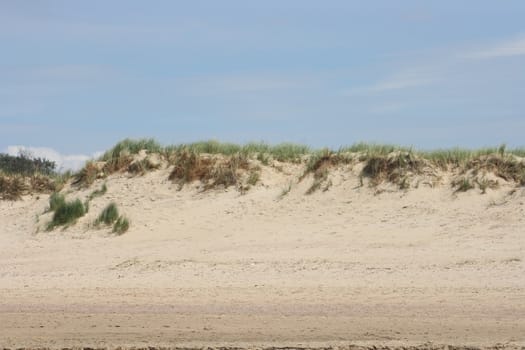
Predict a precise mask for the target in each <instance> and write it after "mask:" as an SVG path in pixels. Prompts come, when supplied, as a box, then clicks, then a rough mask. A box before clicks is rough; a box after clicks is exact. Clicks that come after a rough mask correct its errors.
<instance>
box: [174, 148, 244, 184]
mask: <svg viewBox="0 0 525 350" xmlns="http://www.w3.org/2000/svg"><path fill="white" fill-rule="evenodd" d="M172 162H173V163H174V166H173V170H172V171H171V173H170V175H169V180H171V181H173V182H174V183H177V184H178V185H179V188H182V187H183V186H184V185H185V184H187V183H191V182H194V181H200V182H201V183H202V184H203V185H204V190H209V189H212V188H217V187H221V186H222V187H224V188H228V187H230V186H235V185H240V186H241V185H242V184H241V174H242V172H244V171H248V170H249V169H250V163H249V161H248V158H247V157H246V156H244V155H242V154H234V155H232V156H223V157H214V156H210V155H199V154H198V153H196V152H193V151H188V150H183V151H181V152H178V153H177V154H176V155H175V156H174V157H172ZM252 181H253V178H252ZM242 187H243V186H242ZM243 188H244V187H243Z"/></svg>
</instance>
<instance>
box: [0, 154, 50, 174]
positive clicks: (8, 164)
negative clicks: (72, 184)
mask: <svg viewBox="0 0 525 350" xmlns="http://www.w3.org/2000/svg"><path fill="white" fill-rule="evenodd" d="M55 168H56V164H55V162H52V161H50V160H47V159H44V158H31V157H30V156H28V155H25V154H23V153H22V154H20V155H18V156H10V155H8V154H3V153H0V171H3V172H4V173H7V174H17V175H34V174H43V175H52V174H55Z"/></svg>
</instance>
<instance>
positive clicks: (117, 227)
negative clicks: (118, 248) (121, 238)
mask: <svg viewBox="0 0 525 350" xmlns="http://www.w3.org/2000/svg"><path fill="white" fill-rule="evenodd" d="M129 226H130V222H129V220H128V219H127V218H126V217H124V216H119V218H118V219H117V221H115V224H114V225H113V232H114V233H116V234H117V235H121V234H123V233H124V232H126V231H127V230H128V229H129Z"/></svg>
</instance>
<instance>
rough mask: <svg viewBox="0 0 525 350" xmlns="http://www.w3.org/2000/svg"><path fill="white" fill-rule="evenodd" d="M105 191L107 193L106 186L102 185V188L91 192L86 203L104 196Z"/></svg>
mask: <svg viewBox="0 0 525 350" xmlns="http://www.w3.org/2000/svg"><path fill="white" fill-rule="evenodd" d="M107 191H108V186H107V185H106V184H105V183H104V184H103V185H102V187H100V189H98V190H94V191H93V192H91V194H90V195H89V197H88V201H91V200H93V199H95V198H97V197H101V196H103V195H105V194H106V192H107Z"/></svg>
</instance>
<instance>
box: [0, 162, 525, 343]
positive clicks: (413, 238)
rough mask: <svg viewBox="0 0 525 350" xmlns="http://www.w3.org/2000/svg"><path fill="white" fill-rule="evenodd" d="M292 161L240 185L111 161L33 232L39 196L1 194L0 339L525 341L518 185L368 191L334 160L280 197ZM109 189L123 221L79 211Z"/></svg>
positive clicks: (523, 230)
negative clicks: (135, 173)
mask: <svg viewBox="0 0 525 350" xmlns="http://www.w3.org/2000/svg"><path fill="white" fill-rule="evenodd" d="M285 171H286V172H284V173H283V172H280V171H277V170H275V169H273V168H270V167H265V168H264V169H263V174H262V178H261V179H262V183H260V184H258V185H257V186H255V187H254V188H252V189H251V190H250V191H248V193H246V194H244V195H241V194H240V193H239V192H238V191H236V190H234V189H228V190H226V191H225V190H214V191H208V192H206V193H200V192H199V191H198V190H196V189H195V188H194V186H187V187H185V188H184V189H183V190H181V191H177V186H175V185H173V184H171V183H170V182H168V181H167V177H168V170H167V169H164V170H159V171H155V172H152V173H148V174H146V175H145V176H142V177H135V178H132V179H130V178H129V177H128V176H127V175H125V174H119V175H113V176H111V177H110V178H109V179H107V186H108V192H107V194H106V195H104V196H103V197H100V198H97V199H95V200H94V201H93V202H92V204H91V206H90V212H89V214H88V215H87V216H86V217H84V218H82V219H81V220H80V221H79V222H78V223H77V224H76V225H74V226H73V227H70V228H68V229H66V230H64V231H62V230H60V229H58V230H55V231H53V232H42V231H40V232H37V229H38V227H39V226H43V225H44V224H45V223H46V222H47V221H48V220H49V218H50V214H45V215H41V214H42V213H43V212H44V211H45V209H46V207H47V205H48V204H47V196H45V195H44V196H40V198H37V197H36V196H28V197H26V198H24V199H23V200H22V201H18V202H7V201H3V202H0V220H1V224H0V347H4V348H15V347H52V348H61V347H75V346H92V347H115V346H124V347H131V346H192V347H201V346H238V347H270V346H303V347H307V346H311V347H320V346H334V347H338V346H346V345H349V344H359V345H364V346H367V345H368V346H372V345H377V346H380V345H383V346H391V347H395V346H408V345H421V344H427V346H430V345H429V344H433V345H432V346H438V345H439V344H452V345H462V346H467V345H468V346H476V347H491V346H494V345H496V344H500V345H501V346H504V347H508V348H520V347H524V346H525V250H524V248H525V189H524V188H518V189H517V190H515V191H512V189H513V188H515V187H514V186H510V185H505V184H504V183H503V185H502V186H501V187H500V189H498V190H489V191H488V193H487V194H484V195H482V194H480V193H479V190H472V191H469V192H466V193H459V194H454V193H453V191H452V190H451V189H450V187H449V186H448V185H445V184H444V185H439V186H436V187H434V188H431V186H429V185H428V184H424V183H421V185H420V186H419V187H418V188H417V189H415V188H413V189H410V190H408V191H400V190H392V191H390V190H388V188H386V189H387V191H385V192H382V193H375V191H374V190H373V189H371V188H369V187H368V186H366V184H365V186H362V187H360V186H359V181H358V176H357V175H356V172H355V171H354V172H348V171H336V172H335V173H334V174H333V175H332V181H333V186H332V187H331V188H330V189H329V190H328V191H326V192H318V193H314V194H313V195H305V194H304V193H305V191H306V190H307V188H308V187H309V185H310V183H311V179H306V180H305V181H303V182H301V183H297V182H293V186H292V189H291V191H290V192H289V193H288V194H287V195H286V196H284V197H283V198H280V194H281V192H282V190H283V189H284V188H286V187H287V185H288V183H289V182H290V181H293V179H296V178H297V174H298V173H299V172H300V169H299V168H294V167H289V168H287V169H285ZM101 183H102V182H101V181H98V182H97V183H96V184H95V185H93V187H92V188H90V189H89V190H85V191H80V192H79V191H72V192H71V193H70V194H68V197H69V198H74V197H76V196H80V198H83V196H86V195H87V194H88V193H89V192H90V191H92V190H93V189H95V188H97V187H99V186H100V185H101ZM511 192H512V193H511ZM110 201H115V202H116V203H117V204H118V207H119V209H120V210H121V212H122V213H124V214H125V215H127V216H128V217H129V218H130V219H131V222H132V226H131V229H130V231H129V232H127V233H125V234H124V235H122V236H114V235H112V234H111V232H110V231H111V230H110V229H98V230H94V229H92V228H91V229H90V228H89V226H88V225H89V223H90V222H92V221H93V220H94V218H95V217H96V215H97V214H98V213H99V212H100V211H101V209H102V208H103V207H104V206H105V205H107V204H108V203H109V202H110ZM436 344H437V345H436ZM430 347H431V346H430Z"/></svg>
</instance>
